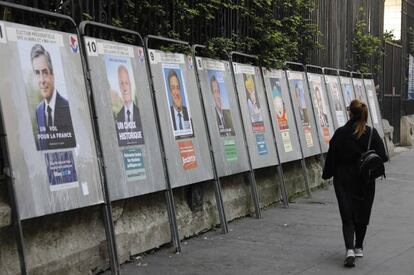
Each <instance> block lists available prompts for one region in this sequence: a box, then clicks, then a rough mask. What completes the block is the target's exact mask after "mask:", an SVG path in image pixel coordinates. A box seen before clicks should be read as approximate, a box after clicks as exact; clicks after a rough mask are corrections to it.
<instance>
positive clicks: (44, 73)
mask: <svg viewBox="0 0 414 275" xmlns="http://www.w3.org/2000/svg"><path fill="white" fill-rule="evenodd" d="M10 33H12V32H10ZM13 35H15V36H16V37H15V38H16V39H17V47H18V51H19V55H20V66H21V71H22V73H23V75H22V79H23V80H24V83H25V87H26V96H27V101H28V104H29V106H28V107H29V110H30V116H31V121H32V132H33V136H34V139H35V142H36V147H37V150H39V151H44V150H54V149H64V148H73V147H76V138H75V133H74V130H73V124H72V116H71V104H70V102H69V100H68V93H70V92H71V91H68V90H67V88H66V82H65V78H64V71H63V65H62V59H61V53H60V51H61V47H63V41H62V36H60V35H58V34H47V33H43V32H29V31H24V30H19V29H15V32H13ZM39 37H44V38H43V39H41V42H39V39H38V38H39Z"/></svg>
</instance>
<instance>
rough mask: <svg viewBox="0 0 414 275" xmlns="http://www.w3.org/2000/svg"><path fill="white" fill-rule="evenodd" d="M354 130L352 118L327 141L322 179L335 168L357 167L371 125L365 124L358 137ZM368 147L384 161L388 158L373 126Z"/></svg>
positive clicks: (364, 149)
mask: <svg viewBox="0 0 414 275" xmlns="http://www.w3.org/2000/svg"><path fill="white" fill-rule="evenodd" d="M354 131H355V121H353V120H349V121H348V122H347V123H346V124H345V125H344V126H342V127H340V128H338V129H337V130H336V131H335V134H334V135H333V137H332V139H331V141H330V142H329V150H328V154H327V156H326V161H325V167H324V169H323V174H322V178H323V179H329V178H331V177H334V176H335V174H336V173H337V170H338V169H341V168H342V167H350V168H351V167H352V168H355V169H357V168H358V159H359V157H360V156H361V153H363V152H365V151H367V149H368V140H369V134H370V131H371V127H369V126H367V130H366V131H365V133H364V134H362V136H361V137H360V138H359V139H358V138H357V136H356V135H354V134H353V133H354ZM370 149H371V150H375V151H376V153H377V154H378V155H379V156H380V157H381V158H382V159H383V161H384V162H386V161H387V160H388V156H387V154H386V153H385V147H384V143H383V142H382V139H381V137H380V136H379V134H378V132H377V130H376V129H375V128H373V133H372V141H371V146H370Z"/></svg>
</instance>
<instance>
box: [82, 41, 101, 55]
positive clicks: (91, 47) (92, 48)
mask: <svg viewBox="0 0 414 275" xmlns="http://www.w3.org/2000/svg"><path fill="white" fill-rule="evenodd" d="M85 43H86V50H87V51H88V55H89V56H98V47H97V44H96V40H95V39H86V40H85Z"/></svg>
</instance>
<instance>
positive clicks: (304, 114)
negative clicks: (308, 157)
mask: <svg viewBox="0 0 414 275" xmlns="http://www.w3.org/2000/svg"><path fill="white" fill-rule="evenodd" d="M293 96H294V97H295V99H296V100H295V102H296V108H297V110H298V113H299V116H300V120H301V122H302V126H303V130H304V132H305V140H306V146H307V147H312V146H313V138H312V131H311V126H310V112H309V109H308V106H307V105H306V99H305V90H304V88H303V80H302V79H294V80H293Z"/></svg>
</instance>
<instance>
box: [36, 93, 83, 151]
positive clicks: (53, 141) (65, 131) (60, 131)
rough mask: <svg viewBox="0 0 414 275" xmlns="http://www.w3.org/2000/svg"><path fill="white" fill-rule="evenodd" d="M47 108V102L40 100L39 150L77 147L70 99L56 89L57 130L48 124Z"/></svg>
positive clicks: (55, 115) (55, 113) (55, 114)
mask: <svg viewBox="0 0 414 275" xmlns="http://www.w3.org/2000/svg"><path fill="white" fill-rule="evenodd" d="M45 108H46V104H45V102H44V101H42V102H40V103H39V105H37V107H36V120H37V129H38V134H39V135H40V136H38V137H37V144H36V145H37V150H40V151H42V150H52V149H60V148H72V147H75V146H76V139H75V134H74V131H73V125H72V118H71V116H70V109H69V103H68V101H67V100H66V99H65V98H63V97H62V96H61V95H60V94H59V93H58V92H57V91H56V103H55V110H54V123H53V126H54V127H56V129H55V130H53V129H51V128H49V127H48V126H47V119H46V115H45Z"/></svg>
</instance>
